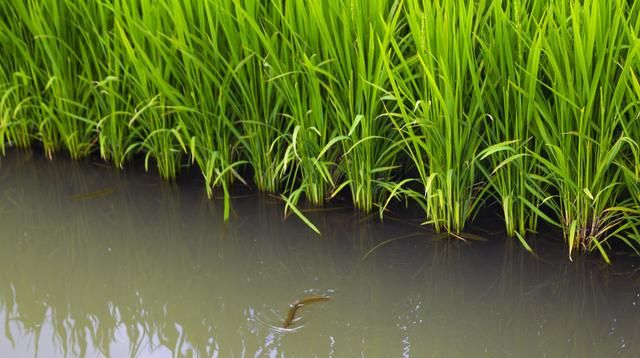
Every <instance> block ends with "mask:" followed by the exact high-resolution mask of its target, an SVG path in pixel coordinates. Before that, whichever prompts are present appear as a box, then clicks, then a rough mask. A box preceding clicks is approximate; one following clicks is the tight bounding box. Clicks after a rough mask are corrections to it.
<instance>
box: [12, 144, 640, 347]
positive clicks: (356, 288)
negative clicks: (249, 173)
mask: <svg viewBox="0 0 640 358" xmlns="http://www.w3.org/2000/svg"><path fill="white" fill-rule="evenodd" d="M282 210H283V206H282V203H281V202H279V201H278V200H275V199H273V198H270V197H269V196H265V195H258V194H252V193H247V194H243V195H238V196H237V197H236V198H235V199H234V200H233V213H232V218H231V221H230V222H228V223H224V222H223V221H222V206H221V201H220V200H217V201H215V200H214V201H209V200H207V199H206V197H205V194H204V193H203V191H202V190H201V187H200V185H198V183H182V185H171V184H167V183H163V182H162V181H161V180H159V179H158V178H157V177H155V176H153V175H151V174H145V173H143V172H141V171H137V170H129V171H126V172H118V171H116V170H114V169H111V168H106V167H103V166H100V165H96V164H95V163H92V162H91V161H89V160H87V161H81V162H72V161H70V160H67V159H64V158H57V159H56V160H54V161H53V162H50V161H47V160H45V159H43V158H42V157H41V156H40V155H37V154H33V153H31V152H22V151H17V150H13V151H9V152H8V153H7V155H6V156H5V157H2V158H1V159H0V333H1V334H0V357H105V356H106V357H263V356H266V357H314V356H318V357H361V356H364V357H403V356H406V357H565V356H570V357H611V356H624V357H637V356H640V342H639V339H640V275H638V274H636V273H635V270H636V269H637V265H638V260H637V259H635V260H634V259H632V258H627V257H625V256H618V257H614V260H616V264H615V265H613V266H611V267H605V266H603V265H602V264H601V262H600V260H598V259H594V258H590V257H581V258H578V259H576V260H575V261H574V262H573V263H570V262H568V260H567V259H566V256H565V254H566V253H565V252H564V250H563V247H562V244H561V243H553V242H547V243H545V244H538V247H537V252H538V256H537V257H534V256H532V255H530V254H528V253H526V252H525V251H524V250H523V249H522V248H521V247H520V246H519V245H518V244H517V242H513V241H512V240H508V239H505V238H503V237H501V236H500V235H498V234H487V235H486V236H487V238H488V239H489V241H486V242H483V241H473V242H470V243H463V242H460V241H457V240H448V239H438V237H437V236H436V235H434V234H433V233H431V232H429V231H428V230H425V229H422V228H420V227H417V226H415V225H412V224H410V223H403V222H398V221H393V220H385V222H384V223H381V222H379V221H378V220H376V219H375V218H371V217H367V216H363V215H361V214H358V213H356V212H354V211H353V210H350V209H336V210H330V211H325V212H318V213H313V214H310V215H311V217H312V219H313V221H314V222H315V223H316V224H317V226H318V227H319V228H320V230H321V231H322V232H323V235H322V237H318V236H317V235H315V234H314V233H313V232H311V231H310V230H309V229H308V228H306V227H305V226H304V225H303V224H302V223H300V222H299V221H298V220H296V219H295V218H289V219H287V220H283V219H282ZM543 241H544V240H541V242H543ZM547 241H548V240H547ZM385 242H386V243H385ZM381 243H384V244H382V245H381ZM376 247H377V248H376ZM374 248H375V249H374ZM372 249H373V250H372ZM311 295H326V296H330V297H331V299H330V300H329V301H327V302H316V303H314V304H312V305H308V306H305V307H303V308H301V309H300V310H299V311H298V312H297V313H296V320H295V321H294V322H293V323H292V324H291V326H290V327H289V328H287V329H283V328H282V323H283V320H284V319H285V317H286V316H287V312H288V310H289V305H290V304H292V303H293V302H295V301H296V300H299V299H302V298H304V297H306V296H311Z"/></svg>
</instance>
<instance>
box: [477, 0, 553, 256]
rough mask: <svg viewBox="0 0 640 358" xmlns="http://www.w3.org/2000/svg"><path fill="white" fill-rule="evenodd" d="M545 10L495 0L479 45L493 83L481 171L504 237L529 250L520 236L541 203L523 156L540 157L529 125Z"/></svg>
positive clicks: (532, 226) (534, 170)
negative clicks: (494, 200) (499, 214)
mask: <svg viewBox="0 0 640 358" xmlns="http://www.w3.org/2000/svg"><path fill="white" fill-rule="evenodd" d="M545 10H546V7H545V6H544V4H543V3H541V2H527V1H508V2H502V1H494V2H493V3H492V6H491V24H490V25H489V26H488V28H487V31H489V34H490V35H489V36H487V39H486V42H485V43H484V44H483V46H482V48H483V51H482V54H483V58H484V59H485V61H486V64H487V76H488V77H490V78H492V80H491V81H490V83H489V87H488V90H487V91H486V92H485V93H486V96H485V97H486V98H487V100H488V101H487V104H488V105H489V106H490V113H491V119H490V120H489V121H486V122H485V123H486V127H485V130H486V135H487V137H488V141H489V143H491V145H490V146H489V147H488V148H486V149H485V150H483V152H482V153H481V158H482V159H486V158H489V159H488V162H489V163H488V164H486V165H484V166H481V167H480V168H481V169H482V170H484V171H485V174H486V176H487V182H488V183H489V185H491V187H492V188H493V190H492V192H493V194H494V195H495V196H496V198H497V200H498V202H499V203H500V204H501V206H502V214H503V219H504V224H505V228H506V231H507V234H508V235H509V236H517V237H518V239H519V240H520V241H521V242H522V244H523V245H524V246H525V247H527V248H528V249H530V247H529V245H528V244H527V243H526V241H525V236H526V234H527V232H528V231H535V230H536V226H537V222H538V214H537V212H536V211H534V210H531V209H530V207H531V206H534V207H536V206H538V205H539V204H540V202H541V200H540V199H539V198H538V197H536V196H535V195H533V193H532V192H531V190H530V188H532V187H535V186H536V185H543V184H540V183H537V182H535V181H533V180H532V179H533V178H534V177H535V176H536V175H539V167H538V166H536V165H535V161H534V160H533V159H532V157H531V156H530V155H529V154H528V152H534V153H537V152H539V151H540V145H541V143H540V141H537V140H536V138H535V137H534V132H533V125H534V117H535V116H537V108H536V107H537V101H538V100H539V96H541V94H540V92H541V88H542V86H541V85H540V84H539V81H538V75H539V71H540V60H541V52H542V39H543V36H544V33H545V14H546V12H545Z"/></svg>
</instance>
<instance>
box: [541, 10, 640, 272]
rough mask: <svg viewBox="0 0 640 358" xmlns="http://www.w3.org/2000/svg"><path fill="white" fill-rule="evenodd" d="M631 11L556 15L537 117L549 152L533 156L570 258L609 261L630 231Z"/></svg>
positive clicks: (547, 38) (550, 22)
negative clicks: (589, 254)
mask: <svg viewBox="0 0 640 358" xmlns="http://www.w3.org/2000/svg"><path fill="white" fill-rule="evenodd" d="M627 11H628V3H627V2H625V1H617V0H616V1H604V2H600V1H585V2H582V3H581V2H567V3H558V4H551V5H549V8H548V16H547V19H546V20H547V31H546V33H545V35H544V38H543V40H542V41H543V45H542V46H543V48H542V51H543V57H544V59H543V60H544V64H543V66H542V67H543V69H542V72H543V73H542V75H541V81H542V82H543V83H544V85H545V90H546V93H547V95H546V96H545V97H542V98H539V99H538V100H537V106H538V110H539V116H534V118H535V121H536V135H537V136H538V138H539V139H540V140H542V142H543V146H542V148H543V150H542V151H541V152H531V155H532V156H533V158H534V159H535V160H536V161H537V162H538V163H539V165H540V168H541V169H540V170H541V176H540V177H539V178H538V180H539V181H540V182H542V183H545V184H547V186H546V189H544V190H538V189H534V191H535V195H537V196H538V197H540V198H543V199H542V200H543V201H544V204H545V207H547V208H549V209H550V210H551V211H552V212H553V217H551V218H550V217H546V218H547V220H548V221H550V222H553V223H556V224H558V225H559V226H561V227H562V228H563V230H564V235H565V238H566V240H567V243H568V246H569V255H571V252H572V251H573V250H575V249H584V250H596V249H597V250H598V251H599V252H600V253H601V254H602V255H603V257H604V258H605V260H608V257H607V254H606V252H605V250H604V245H605V243H606V242H607V241H608V240H609V239H610V238H611V237H615V236H620V235H619V234H620V232H621V231H620V230H621V228H622V227H624V226H625V225H627V224H628V223H629V222H628V221H625V219H624V218H625V215H626V214H627V213H628V212H629V209H630V204H631V201H629V200H628V195H626V194H625V191H626V189H625V186H624V183H623V175H622V170H621V168H620V166H619V165H618V162H619V160H620V158H621V156H622V154H623V153H624V152H626V151H629V150H630V148H631V147H632V146H633V145H634V142H633V139H632V138H630V137H628V136H626V135H625V133H624V130H623V128H625V124H626V123H631V122H632V121H634V120H636V118H637V112H635V113H634V112H633V111H631V110H630V109H632V108H634V107H635V108H636V110H637V105H634V103H636V104H637V98H636V99H633V97H632V96H629V94H630V93H632V92H630V91H629V90H630V88H629V86H631V85H632V83H631V81H633V80H632V79H633V78H634V74H633V70H634V67H636V68H637V63H638V61H639V60H640V58H639V57H638V55H639V52H638V46H637V43H635V44H634V43H632V42H629V40H630V39H629V37H628V33H629V32H630V31H632V29H631V28H629V26H631V23H630V22H628V21H625V19H627ZM630 99H631V100H632V101H631V103H630V102H629V100H630ZM630 105H633V106H631V107H630ZM532 210H536V208H534V207H532Z"/></svg>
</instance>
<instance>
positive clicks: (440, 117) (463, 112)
mask: <svg viewBox="0 0 640 358" xmlns="http://www.w3.org/2000/svg"><path fill="white" fill-rule="evenodd" d="M404 11H405V20H406V26H407V32H408V33H407V34H406V36H404V37H401V38H400V39H399V40H397V41H394V42H393V48H394V51H395V54H396V55H397V56H398V62H397V63H395V64H394V63H390V61H388V64H387V71H388V73H389V77H390V82H391V85H392V87H393V92H392V96H393V98H394V99H395V100H396V101H398V106H399V108H400V112H399V113H397V114H396V115H395V116H394V117H393V118H394V125H395V127H396V129H397V131H398V132H399V133H400V135H401V136H402V140H403V142H405V143H406V146H405V150H406V151H407V153H408V155H409V157H410V158H411V161H412V164H413V165H414V167H415V169H416V171H417V174H418V178H417V179H418V181H419V183H420V187H419V189H413V188H407V189H405V190H404V192H405V193H407V194H408V195H409V196H410V197H412V198H413V199H415V200H416V201H417V202H418V203H420V205H421V206H422V207H423V208H424V210H425V214H426V217H427V223H430V224H432V225H433V226H434V227H435V229H436V230H442V229H444V230H447V231H449V232H452V233H460V232H461V231H462V230H463V229H464V226H465V224H466V223H467V222H468V221H469V220H470V219H471V218H472V217H473V216H474V214H475V213H476V210H477V208H478V205H479V204H480V203H481V200H482V199H483V195H482V193H483V191H484V185H483V184H482V183H481V180H480V175H479V174H480V173H479V171H478V170H477V165H476V160H475V158H476V156H477V155H478V154H479V152H480V150H481V148H482V145H483V134H482V128H483V123H484V121H486V120H487V119H488V113H487V109H486V107H485V106H486V104H485V100H484V99H485V96H486V95H485V93H484V92H485V89H486V86H487V84H486V82H487V78H486V76H484V64H483V63H482V61H481V59H479V58H478V57H477V56H476V53H477V51H478V49H479V47H480V41H479V38H478V37H477V36H474V34H478V33H480V32H481V31H482V29H483V26H484V21H485V18H486V16H487V15H486V14H485V13H486V11H487V5H486V3H485V2H484V1H480V2H471V3H467V2H464V1H445V2H429V1H417V0H410V1H407V2H406V5H405V10H404ZM433 29H438V31H434V30H433Z"/></svg>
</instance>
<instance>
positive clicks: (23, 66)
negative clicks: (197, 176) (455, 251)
mask: <svg viewBox="0 0 640 358" xmlns="http://www.w3.org/2000/svg"><path fill="white" fill-rule="evenodd" d="M0 16H2V18H3V19H7V21H4V22H2V24H0V34H1V35H2V36H0V48H2V50H3V51H2V52H3V63H2V70H1V71H0V149H1V150H2V151H3V152H4V151H5V150H6V148H7V147H27V146H30V145H31V144H32V143H34V142H39V143H41V145H42V147H43V149H44V151H45V153H46V155H47V156H49V157H52V156H53V155H54V154H55V152H56V151H58V150H59V149H62V148H64V149H65V150H66V151H68V152H69V153H70V154H71V156H72V157H74V158H80V157H83V156H86V155H89V154H91V153H99V154H100V156H102V157H103V158H104V159H105V160H108V161H111V162H112V163H113V164H114V165H116V166H118V167H122V166H123V165H125V163H126V162H127V160H128V159H130V158H131V156H133V155H138V154H139V155H142V157H143V158H144V159H145V165H146V166H147V167H148V166H149V165H151V164H152V163H155V165H156V166H157V169H158V172H159V174H160V175H162V176H163V177H165V178H174V177H175V176H176V175H178V173H179V171H180V168H182V167H184V166H190V165H194V166H197V168H198V169H199V170H200V172H201V173H202V176H203V179H204V182H205V185H206V188H207V193H208V194H209V196H212V195H213V189H214V188H216V187H219V188H221V190H222V191H223V192H224V193H225V195H224V198H225V199H224V203H225V208H226V210H225V214H224V215H225V217H228V216H229V204H230V202H229V194H228V192H229V186H230V185H231V184H232V183H234V182H244V181H245V180H247V179H249V178H252V181H253V183H255V185H256V186H257V188H259V189H260V190H263V191H269V192H276V193H279V194H281V196H282V198H284V200H285V201H286V202H287V206H286V208H287V211H291V212H292V213H294V214H296V215H298V216H299V217H300V218H302V219H303V220H304V221H305V222H306V223H308V224H309V225H310V226H311V227H312V228H314V229H316V228H315V226H313V223H312V222H311V221H309V220H308V219H307V218H306V216H305V214H304V212H303V211H301V210H299V208H298V203H300V202H301V200H306V201H308V202H310V203H312V204H316V205H321V204H323V203H324V202H326V201H327V200H330V199H332V198H334V197H335V196H336V195H342V196H345V197H350V198H351V200H352V202H353V205H354V206H356V207H358V208H360V209H362V210H364V211H367V212H368V211H371V210H373V209H374V208H377V209H379V210H380V213H381V215H383V214H384V211H385V210H386V209H387V208H388V207H389V205H390V203H391V202H392V201H395V200H397V199H399V200H402V201H405V200H407V201H408V200H411V201H414V202H415V203H417V205H418V206H419V207H420V208H421V209H422V210H423V211H424V219H425V223H428V224H430V225H433V227H435V228H436V229H437V230H443V231H446V232H449V233H453V234H459V233H460V232H461V231H463V230H464V228H465V225H467V224H468V223H469V222H470V221H471V220H472V219H473V218H474V217H475V215H476V214H477V213H478V210H479V209H480V208H483V207H486V206H489V205H490V204H491V203H493V202H497V203H499V205H500V207H501V209H500V210H499V211H500V213H501V215H502V216H503V220H504V225H505V228H506V231H507V233H508V234H509V235H510V236H514V237H517V238H518V239H519V241H520V242H521V243H522V244H523V245H524V246H525V247H526V248H527V249H529V248H530V246H529V242H528V236H527V235H528V234H529V233H531V232H534V231H535V230H536V229H537V227H538V224H539V223H540V222H541V220H542V221H545V222H547V223H551V224H553V225H556V226H558V227H559V228H561V229H562V230H563V233H564V234H563V235H564V238H565V241H566V244H567V246H568V247H569V250H570V255H571V254H572V253H573V251H575V250H585V251H598V252H599V253H600V254H601V255H602V256H603V257H604V259H605V260H609V258H608V254H607V252H608V248H609V247H610V246H611V245H610V244H611V243H612V242H614V241H616V240H617V241H618V242H619V243H622V244H623V245H628V246H630V247H631V248H632V249H633V250H636V249H637V247H638V242H640V232H639V231H638V229H637V223H638V222H639V220H640V214H639V206H640V190H639V187H640V184H638V183H639V182H640V149H639V146H638V143H637V138H640V126H639V125H638V116H639V115H640V36H639V35H638V34H639V33H640V25H639V23H638V21H637V20H636V19H638V18H640V4H638V3H637V2H629V1H623V0H605V1H595V0H589V1H577V0H561V1H555V2H546V1H538V0H534V1H524V0H516V1H485V0H481V1H474V2H471V3H469V2H465V1H459V0H451V1H430V0H405V1H400V0H374V1H371V0H367V1H365V0H338V1H328V0H312V1H305V2H302V1H282V0H271V1H256V0H223V1H205V2H202V1H174V0H161V1H158V2H148V1H141V0H134V1H123V0H110V1H103V2H95V1H86V0H82V1H70V0H44V1H22V2H11V1H6V2H3V3H2V4H1V5H0ZM316 230H317V229H316Z"/></svg>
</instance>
